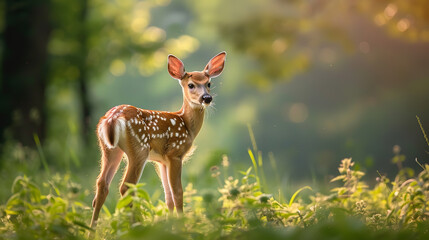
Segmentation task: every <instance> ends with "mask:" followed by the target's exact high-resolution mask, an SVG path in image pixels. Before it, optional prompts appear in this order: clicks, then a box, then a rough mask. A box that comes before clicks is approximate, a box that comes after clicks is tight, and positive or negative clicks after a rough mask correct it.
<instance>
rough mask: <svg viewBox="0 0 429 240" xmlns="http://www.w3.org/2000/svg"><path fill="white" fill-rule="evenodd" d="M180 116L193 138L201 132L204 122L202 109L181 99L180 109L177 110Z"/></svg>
mask: <svg viewBox="0 0 429 240" xmlns="http://www.w3.org/2000/svg"><path fill="white" fill-rule="evenodd" d="M178 115H180V116H181V117H182V118H183V120H184V121H185V124H186V127H187V128H188V131H190V133H191V135H192V137H193V138H195V137H196V136H197V135H198V133H199V132H200V130H201V127H202V126H203V121H204V107H203V106H196V105H193V104H192V105H191V103H189V102H188V101H187V100H186V99H183V105H182V108H181V109H180V110H179V113H178Z"/></svg>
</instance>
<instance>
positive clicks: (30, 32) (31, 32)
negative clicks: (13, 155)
mask: <svg viewBox="0 0 429 240" xmlns="http://www.w3.org/2000/svg"><path fill="white" fill-rule="evenodd" d="M4 4H5V9H4V11H5V13H4V14H5V26H4V32H3V54H2V71H1V82H0V113H1V117H0V144H1V143H2V142H3V141H4V135H3V134H4V132H5V130H6V129H8V128H9V129H10V130H11V135H12V137H13V138H15V139H16V140H18V141H19V142H21V143H22V144H24V145H27V146H33V145H34V138H33V134H37V135H38V136H39V138H43V137H44V130H45V120H46V113H45V106H44V103H45V88H46V83H47V81H46V75H47V72H46V70H47V64H46V62H47V54H46V48H47V44H48V41H49V33H50V26H49V12H50V6H49V1H48V0H37V1H34V0H6V1H5V3H4Z"/></svg>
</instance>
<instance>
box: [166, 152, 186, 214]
mask: <svg viewBox="0 0 429 240" xmlns="http://www.w3.org/2000/svg"><path fill="white" fill-rule="evenodd" d="M167 177H168V183H169V185H170V190H171V193H172V194H173V200H174V206H176V211H177V213H183V189H182V159H181V158H179V157H173V158H169V163H168V165H167Z"/></svg>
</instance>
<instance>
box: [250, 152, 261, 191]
mask: <svg viewBox="0 0 429 240" xmlns="http://www.w3.org/2000/svg"><path fill="white" fill-rule="evenodd" d="M247 152H248V153H249V156H250V159H251V160H252V164H253V167H254V168H255V176H256V181H257V182H258V186H259V187H260V188H261V187H262V186H261V182H260V180H259V174H258V165H257V163H256V159H255V155H253V152H252V150H250V148H249V149H247Z"/></svg>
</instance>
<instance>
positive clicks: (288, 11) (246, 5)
mask: <svg viewBox="0 0 429 240" xmlns="http://www.w3.org/2000/svg"><path fill="white" fill-rule="evenodd" d="M191 6H192V7H193V9H194V10H195V14H196V15H197V16H198V20H197V21H199V22H202V23H204V24H205V26H211V28H210V29H214V31H217V33H219V35H220V36H221V39H222V40H224V41H226V42H227V43H229V44H231V45H232V46H233V47H234V49H236V50H237V51H239V52H241V53H244V54H245V55H246V57H247V58H248V59H249V60H250V61H253V62H254V63H255V64H254V65H253V67H252V69H253V70H252V71H249V73H248V74H247V76H246V79H249V80H250V81H251V82H252V83H254V84H255V85H256V86H258V87H260V88H264V87H267V86H269V84H270V82H272V81H279V80H285V79H289V78H290V77H291V76H294V75H296V74H297V73H300V72H302V71H304V70H306V69H307V68H308V67H309V66H310V65H312V64H313V63H314V62H317V61H321V62H323V63H325V64H332V63H333V62H334V60H335V58H336V56H337V55H339V54H338V52H339V51H346V52H352V51H354V50H355V45H356V44H355V43H353V42H352V40H351V39H350V37H349V34H350V31H351V29H349V28H350V26H351V25H352V24H351V23H352V22H353V21H354V17H355V16H357V15H360V16H362V15H364V16H367V17H369V18H370V20H371V22H373V23H374V24H376V25H377V26H380V27H384V28H386V29H387V32H388V33H389V34H390V35H391V36H394V37H400V38H402V39H406V40H410V41H426V42H427V41H429V2H428V1H425V0H420V1H408V0H383V1H372V0H364V1H342V0H333V1H332V0H315V1H305V0H293V1H290V0H269V1H259V0H250V1H228V0H220V1H216V2H210V3H209V2H205V1H192V3H191ZM201 9H206V11H201ZM237 9H240V10H239V11H238V10H237ZM219 12H222V17H219ZM212 26H215V27H212ZM361 47H362V48H365V47H366V46H365V45H363V46H361Z"/></svg>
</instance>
